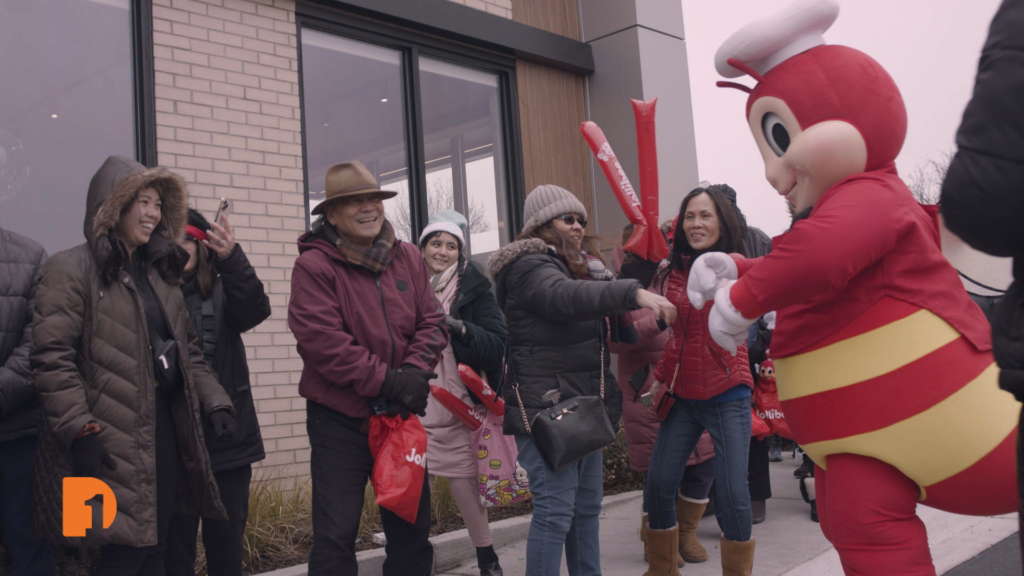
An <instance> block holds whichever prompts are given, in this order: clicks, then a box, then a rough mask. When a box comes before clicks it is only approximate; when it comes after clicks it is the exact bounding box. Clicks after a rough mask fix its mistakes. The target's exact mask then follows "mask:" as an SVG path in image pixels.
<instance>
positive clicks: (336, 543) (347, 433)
mask: <svg viewBox="0 0 1024 576" xmlns="http://www.w3.org/2000/svg"><path fill="white" fill-rule="evenodd" d="M325 190H326V199H325V200H324V201H323V203H321V204H320V205H318V206H317V207H316V208H314V209H313V214H318V215H320V216H321V217H320V218H318V219H317V221H316V222H315V223H314V224H313V230H312V231H310V232H307V233H305V234H303V235H302V236H301V237H300V238H299V258H298V259H297V260H296V261H295V268H294V270H293V271H292V294H291V301H290V302H289V305H288V326H289V327H290V328H291V330H292V332H293V333H294V334H295V339H296V342H297V347H298V351H299V355H300V356H301V357H302V360H303V362H304V363H305V365H304V367H303V370H302V377H301V379H300V380H299V393H300V394H301V395H302V396H304V397H305V398H306V399H307V402H306V411H307V420H306V430H307V432H308V433H309V443H310V447H311V449H312V452H311V455H310V469H311V476H312V481H313V550H312V552H311V553H310V558H309V574H310V575H311V576H315V575H318V574H357V573H358V563H357V562H356V554H355V541H356V537H357V532H358V530H359V519H360V516H361V513H362V508H363V494H364V491H365V489H366V481H367V479H368V478H369V475H370V473H371V472H372V470H373V457H372V456H371V454H370V447H369V441H368V435H367V432H368V419H369V417H370V416H371V415H373V414H374V413H376V412H387V413H388V414H389V415H391V416H397V415H401V416H402V417H403V418H408V417H409V415H410V414H420V415H422V414H423V413H424V411H425V409H426V406H427V397H428V396H429V394H430V386H429V382H430V379H431V378H434V377H435V374H434V373H433V369H434V367H435V366H436V365H437V363H438V361H439V360H440V357H441V352H442V350H444V348H445V346H446V345H447V343H448V333H447V331H446V328H445V315H444V313H443V312H442V310H441V308H440V306H439V305H438V303H437V299H436V298H435V297H434V291H433V289H432V288H431V287H430V281H429V279H428V278H429V273H428V272H427V266H426V263H425V262H424V261H423V257H422V256H421V255H420V252H419V250H418V249H417V248H416V246H415V245H413V244H409V243H407V242H402V241H401V240H398V239H396V238H395V230H394V228H393V227H392V226H391V223H390V222H388V221H387V219H386V218H385V217H384V199H385V198H390V197H392V196H395V194H396V193H395V192H389V191H386V190H381V189H380V187H379V186H378V185H377V182H376V180H374V178H373V175H372V174H370V172H369V171H368V170H367V169H366V168H365V167H364V166H363V165H362V164H360V163H359V162H346V163H343V164H336V165H334V166H331V168H330V169H329V170H328V171H327V182H326V187H325ZM381 521H382V523H383V524H384V533H385V535H386V536H387V540H388V544H387V549H386V550H387V554H388V557H387V559H386V560H385V562H384V574H385V576H398V575H403V576H407V575H408V576H417V575H422V576H427V575H429V574H430V570H431V567H432V566H433V549H432V548H431V545H430V542H429V541H428V539H427V538H428V536H429V531H430V490H429V488H428V487H427V484H426V480H424V487H423V492H422V495H421V497H420V507H419V513H418V515H417V518H416V522H415V524H410V523H408V522H406V521H405V520H402V519H401V518H399V517H398V516H397V515H395V514H394V513H392V512H390V511H388V510H386V509H383V508H382V509H381Z"/></svg>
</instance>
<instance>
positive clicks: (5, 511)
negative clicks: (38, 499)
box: [0, 436, 57, 576]
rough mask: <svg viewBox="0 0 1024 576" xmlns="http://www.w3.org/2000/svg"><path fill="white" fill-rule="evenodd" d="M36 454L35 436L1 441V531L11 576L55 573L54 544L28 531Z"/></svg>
mask: <svg viewBox="0 0 1024 576" xmlns="http://www.w3.org/2000/svg"><path fill="white" fill-rule="evenodd" d="M35 454H36V437H35V436H27V437H24V438H18V439H16V440H8V441H6V442H0V532H3V539H4V544H5V545H6V547H7V553H8V554H10V556H11V563H12V567H11V568H12V570H13V573H14V574H16V575H18V576H53V575H54V574H56V573H57V569H56V567H55V566H54V560H53V544H51V543H50V541H49V540H44V539H42V538H40V537H38V536H36V535H35V534H34V533H32V530H31V528H29V524H30V521H31V519H32V464H33V462H34V461H35ZM0 571H2V570H0Z"/></svg>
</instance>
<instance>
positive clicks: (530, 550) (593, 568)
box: [487, 184, 675, 576]
mask: <svg viewBox="0 0 1024 576" xmlns="http://www.w3.org/2000/svg"><path fill="white" fill-rule="evenodd" d="M523 212H524V214H523V216H524V218H525V220H526V223H525V226H524V227H523V231H522V233H520V234H519V236H518V238H517V240H516V242H513V243H511V244H509V245H507V246H505V247H503V248H502V249H500V250H498V251H497V252H495V253H494V254H493V255H492V256H491V258H490V259H489V260H488V261H487V266H488V268H489V270H490V272H491V276H492V277H493V278H494V280H495V287H496V295H497V297H498V304H499V305H500V306H501V307H502V311H503V312H504V313H505V318H506V322H507V325H508V340H509V355H508V358H509V364H510V368H511V369H510V370H509V375H508V383H507V385H506V386H505V387H504V397H505V406H506V407H505V418H504V425H503V432H504V433H505V434H513V435H515V438H516V445H517V446H518V448H519V458H518V462H519V464H520V465H521V466H522V467H523V468H524V469H525V470H526V473H527V475H528V477H529V479H530V492H532V493H533V518H532V520H531V522H530V535H529V538H528V540H527V549H526V573H527V574H529V575H530V576H558V574H559V570H560V566H561V561H562V550H563V549H564V550H565V553H566V554H565V557H566V565H567V567H568V569H569V573H570V574H572V575H573V576H597V575H599V574H600V573H601V551H600V544H599V542H598V516H599V514H600V513H601V498H602V494H603V488H602V462H601V451H597V452H596V453H594V454H590V455H588V456H585V457H583V458H581V459H579V460H576V461H575V462H571V463H569V464H565V465H564V466H561V467H560V468H558V469H557V470H556V469H552V468H550V467H549V466H548V465H547V463H546V462H545V461H544V459H543V457H542V456H541V454H540V451H539V450H538V448H537V445H536V444H535V443H534V439H533V436H532V435H531V434H530V431H529V430H527V427H526V424H525V422H526V421H533V419H535V418H536V417H537V415H538V414H539V413H540V412H541V411H542V410H544V409H546V408H549V407H551V406H553V405H555V404H557V403H558V402H561V401H565V400H568V399H570V398H573V397H576V396H598V395H601V396H602V398H603V400H604V409H605V412H606V413H607V414H608V418H609V420H610V421H611V422H612V424H613V425H614V426H615V427H618V424H619V418H620V416H621V415H622V393H621V391H620V390H619V386H618V384H616V382H615V375H614V374H613V373H612V371H611V370H610V363H611V353H610V352H608V350H607V345H606V342H607V340H608V338H609V335H610V334H612V333H613V331H614V330H616V329H618V323H617V319H616V318H614V317H615V316H618V315H622V314H625V313H627V312H629V311H631V310H636V309H639V308H647V309H650V310H653V311H654V313H655V315H656V316H657V317H660V318H663V319H664V320H665V321H666V322H668V323H670V322H671V321H672V320H673V319H674V318H675V307H674V306H673V305H672V304H671V303H670V302H669V301H668V300H666V299H665V298H663V297H661V296H658V295H656V294H653V293H651V292H648V291H647V290H645V289H643V288H642V287H641V286H640V283H639V282H638V281H636V280H615V279H614V275H613V274H612V273H611V272H609V271H608V269H607V268H606V267H605V265H604V262H603V260H601V257H600V254H599V253H598V251H597V250H596V247H595V246H594V245H593V243H592V242H591V240H590V239H589V238H588V237H587V236H586V234H585V232H584V229H585V228H586V225H587V209H586V208H585V207H584V206H583V203H582V202H580V201H579V200H578V199H577V198H576V197H575V196H573V195H572V194H571V193H570V192H569V191H568V190H565V189H564V188H560V187H558V186H555V185H552V184H545V185H542V186H538V187H537V188H535V189H534V190H533V192H531V193H530V195H529V196H527V197H526V205H525V206H524V210H523Z"/></svg>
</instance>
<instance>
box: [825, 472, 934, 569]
mask: <svg viewBox="0 0 1024 576" xmlns="http://www.w3.org/2000/svg"><path fill="white" fill-rule="evenodd" d="M827 462H828V464H827V465H828V472H824V473H823V474H822V475H821V476H820V477H817V478H816V480H817V486H816V487H817V490H818V492H817V498H818V518H819V520H820V521H821V527H822V530H824V531H825V537H826V538H828V539H829V541H830V542H832V545H833V546H835V547H836V550H837V551H838V552H839V558H840V560H841V561H842V563H843V570H844V571H845V572H846V574H847V576H883V575H891V574H899V575H900V576H935V567H934V566H933V565H932V558H931V552H929V550H928V535H927V533H926V532H925V527H924V522H922V521H921V519H920V518H918V517H917V513H916V508H917V500H918V496H919V495H920V491H919V489H918V487H917V484H915V483H914V482H913V481H911V480H910V479H909V478H907V477H906V476H904V475H903V473H901V472H900V471H899V470H897V469H896V468H894V467H892V466H890V465H888V464H885V463H884V462H881V461H880V460H875V459H874V458H868V457H865V456H857V455H854V454H833V455H831V456H829V457H828V461H827Z"/></svg>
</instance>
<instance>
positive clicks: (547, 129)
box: [512, 0, 593, 208]
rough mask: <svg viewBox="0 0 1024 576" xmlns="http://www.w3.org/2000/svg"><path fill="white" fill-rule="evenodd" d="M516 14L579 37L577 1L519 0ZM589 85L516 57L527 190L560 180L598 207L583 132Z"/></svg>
mask: <svg viewBox="0 0 1024 576" xmlns="http://www.w3.org/2000/svg"><path fill="white" fill-rule="evenodd" d="M512 17H513V19H514V20H515V21H517V22H521V23H523V24H527V25H529V26H533V27H536V28H541V29H543V30H546V31H548V32H553V33H555V34H561V35H563V36H567V37H570V38H573V39H579V16H578V13H577V6H576V0H513V1H512ZM583 83H584V78H583V76H579V75H576V74H572V73H570V72H564V71H561V70H556V69H554V68H550V67H547V66H542V65H540V64H535V63H532V62H527V61H524V60H517V61H516V84H517V87H518V91H519V124H520V134H521V139H522V146H523V174H524V177H525V186H526V190H525V192H526V193H529V192H530V191H531V190H533V188H534V187H535V186H537V185H539V184H557V185H559V186H561V187H563V188H565V189H566V190H569V191H571V192H572V193H573V194H575V195H576V197H577V198H579V199H580V200H581V201H582V202H583V204H584V205H585V206H587V207H588V208H592V197H593V190H592V185H591V174H590V151H589V150H588V149H587V145H586V142H584V141H583V137H582V136H580V124H581V123H582V122H583V121H585V120H586V119H587V111H586V94H585V90H584V84H583Z"/></svg>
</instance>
